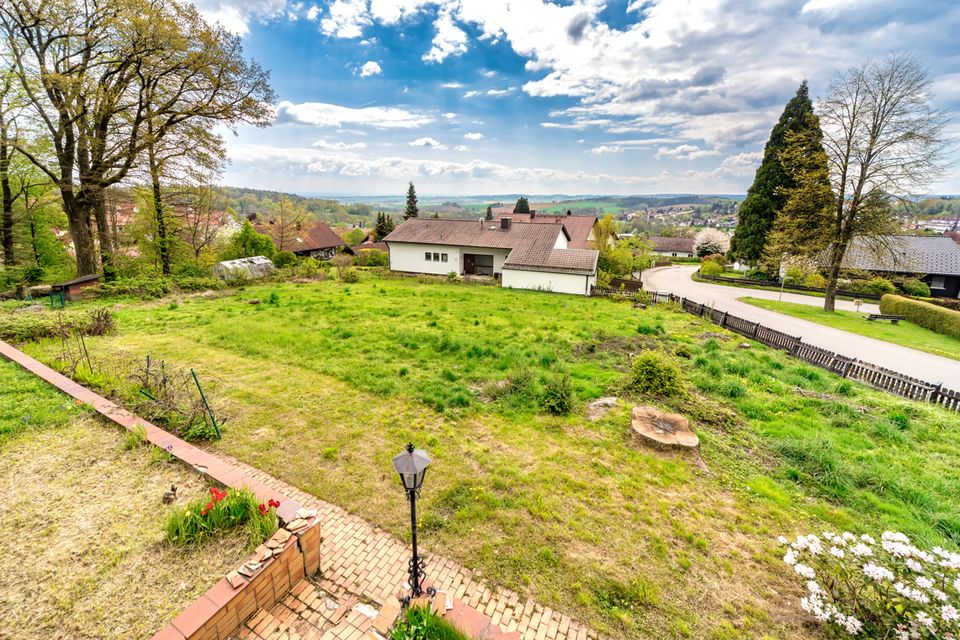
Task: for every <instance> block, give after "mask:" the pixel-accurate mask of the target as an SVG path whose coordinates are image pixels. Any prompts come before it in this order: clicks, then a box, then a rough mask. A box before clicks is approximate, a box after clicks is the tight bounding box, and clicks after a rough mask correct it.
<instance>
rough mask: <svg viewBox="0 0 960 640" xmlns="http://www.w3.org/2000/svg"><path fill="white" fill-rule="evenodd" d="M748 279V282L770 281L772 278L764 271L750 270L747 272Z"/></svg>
mask: <svg viewBox="0 0 960 640" xmlns="http://www.w3.org/2000/svg"><path fill="white" fill-rule="evenodd" d="M746 278H747V279H748V280H770V279H771V278H770V276H769V275H768V274H767V272H766V271H764V270H763V269H750V271H747V273H746Z"/></svg>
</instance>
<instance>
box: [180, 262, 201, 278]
mask: <svg viewBox="0 0 960 640" xmlns="http://www.w3.org/2000/svg"><path fill="white" fill-rule="evenodd" d="M173 275H174V277H175V278H208V277H210V270H209V269H207V268H206V267H201V266H200V265H198V264H197V263H195V262H181V263H180V264H178V265H177V266H176V267H175V268H174V269H173Z"/></svg>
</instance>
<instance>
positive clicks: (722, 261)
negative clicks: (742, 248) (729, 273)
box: [701, 253, 727, 267]
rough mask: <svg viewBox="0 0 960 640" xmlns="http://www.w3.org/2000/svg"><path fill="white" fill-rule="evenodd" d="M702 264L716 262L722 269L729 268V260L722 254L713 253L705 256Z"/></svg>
mask: <svg viewBox="0 0 960 640" xmlns="http://www.w3.org/2000/svg"><path fill="white" fill-rule="evenodd" d="M701 262H716V263H717V264H718V265H720V266H721V267H726V266H727V258H726V256H724V255H723V254H722V253H711V254H710V255H707V256H703V260H701Z"/></svg>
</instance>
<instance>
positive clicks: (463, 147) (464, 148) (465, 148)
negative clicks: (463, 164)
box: [453, 144, 470, 151]
mask: <svg viewBox="0 0 960 640" xmlns="http://www.w3.org/2000/svg"><path fill="white" fill-rule="evenodd" d="M453 150H454V151H470V148H469V147H468V146H467V145H465V144H458V145H457V146H455V147H454V148H453Z"/></svg>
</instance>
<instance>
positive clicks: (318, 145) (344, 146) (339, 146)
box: [310, 138, 367, 151]
mask: <svg viewBox="0 0 960 640" xmlns="http://www.w3.org/2000/svg"><path fill="white" fill-rule="evenodd" d="M310 146H311V147H313V148H314V149H330V150H331V151H353V150H357V149H366V148H367V145H366V143H365V142H352V143H351V142H342V141H337V142H327V141H326V140H324V139H322V138H321V139H320V140H317V141H316V142H314V143H313V144H311V145H310Z"/></svg>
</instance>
